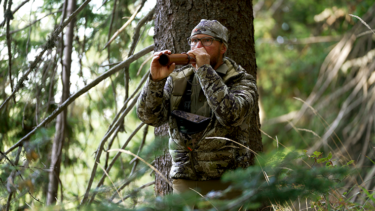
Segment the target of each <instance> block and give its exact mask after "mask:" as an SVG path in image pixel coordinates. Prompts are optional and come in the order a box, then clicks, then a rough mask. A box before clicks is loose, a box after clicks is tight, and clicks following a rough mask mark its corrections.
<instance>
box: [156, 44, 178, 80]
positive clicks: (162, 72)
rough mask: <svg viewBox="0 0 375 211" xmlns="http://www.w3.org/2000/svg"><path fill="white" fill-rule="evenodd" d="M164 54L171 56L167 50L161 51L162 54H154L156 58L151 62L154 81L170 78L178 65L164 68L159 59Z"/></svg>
mask: <svg viewBox="0 0 375 211" xmlns="http://www.w3.org/2000/svg"><path fill="white" fill-rule="evenodd" d="M162 54H168V55H170V54H171V51H169V50H165V51H160V52H155V53H154V58H153V59H152V62H151V79H152V80H153V81H161V80H163V79H164V78H166V77H168V76H169V75H170V74H171V73H172V72H173V70H174V68H175V67H176V64H175V63H173V64H171V65H169V66H163V65H161V64H160V63H159V58H160V55H162Z"/></svg>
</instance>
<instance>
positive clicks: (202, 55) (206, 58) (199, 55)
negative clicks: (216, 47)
mask: <svg viewBox="0 0 375 211" xmlns="http://www.w3.org/2000/svg"><path fill="white" fill-rule="evenodd" d="M187 53H191V54H194V55H195V60H196V61H197V62H196V64H194V63H193V64H192V65H193V67H194V66H195V68H196V69H198V68H200V67H202V66H203V65H205V64H210V59H211V56H210V54H208V53H207V51H206V49H204V48H203V47H202V48H196V49H194V50H190V51H188V52H187Z"/></svg>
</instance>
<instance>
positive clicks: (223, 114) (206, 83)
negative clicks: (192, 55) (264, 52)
mask: <svg viewBox="0 0 375 211" xmlns="http://www.w3.org/2000/svg"><path fill="white" fill-rule="evenodd" d="M196 74H197V76H198V78H199V83H200V84H201V87H202V90H203V92H204V94H205V96H206V98H207V101H208V105H209V106H210V107H211V109H212V111H213V112H214V114H215V116H216V118H217V120H218V121H219V122H220V124H222V125H224V126H239V125H241V124H242V122H243V121H244V120H245V119H246V118H247V117H248V115H251V113H252V110H253V108H254V106H255V105H256V103H258V91H257V87H256V84H255V79H254V78H253V77H252V76H251V75H250V74H247V73H244V74H242V75H241V76H240V78H239V79H236V80H235V81H234V82H233V84H231V85H230V87H228V86H227V85H226V84H225V83H224V81H223V79H222V78H221V77H220V76H219V75H218V74H217V73H216V71H215V70H214V69H213V68H212V67H211V66H210V65H203V66H202V67H200V68H199V69H198V70H197V71H196Z"/></svg>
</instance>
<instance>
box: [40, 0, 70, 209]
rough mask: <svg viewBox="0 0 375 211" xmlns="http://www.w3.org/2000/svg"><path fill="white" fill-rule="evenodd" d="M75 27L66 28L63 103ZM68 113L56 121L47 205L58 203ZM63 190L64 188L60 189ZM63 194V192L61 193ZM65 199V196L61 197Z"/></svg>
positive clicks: (63, 113)
mask: <svg viewBox="0 0 375 211" xmlns="http://www.w3.org/2000/svg"><path fill="white" fill-rule="evenodd" d="M66 3H67V4H68V5H67V11H66V12H67V14H66V17H69V16H70V15H71V14H72V13H73V12H74V10H75V8H76V0H67V1H66ZM74 26H75V19H74V20H72V21H71V22H70V23H69V25H68V26H67V28H66V32H65V42H64V43H65V46H62V48H64V61H63V67H62V73H61V78H62V84H63V91H62V95H61V103H62V102H64V101H65V100H67V99H68V98H69V95H70V68H71V63H72V50H73V37H74ZM67 111H68V109H65V110H64V111H63V112H61V113H60V114H59V115H58V116H57V119H56V133H55V138H54V140H53V145H52V152H51V165H50V172H49V183H48V192H47V205H51V204H54V203H56V200H57V195H58V194H57V193H58V188H59V183H60V169H61V155H62V148H63V145H64V139H65V133H66V127H67V124H66V121H67ZM60 188H62V187H60ZM61 193H62V191H61ZM60 197H63V196H60Z"/></svg>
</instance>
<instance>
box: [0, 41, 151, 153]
mask: <svg viewBox="0 0 375 211" xmlns="http://www.w3.org/2000/svg"><path fill="white" fill-rule="evenodd" d="M153 49H154V45H150V46H148V47H146V48H145V49H143V50H141V51H140V52H138V53H137V54H134V55H133V56H131V57H129V58H128V59H126V60H125V61H123V62H121V63H120V64H118V65H116V66H115V67H113V68H111V69H110V70H108V71H107V72H105V73H103V74H102V75H101V76H99V77H97V78H96V79H95V80H93V81H92V82H91V83H89V84H88V85H87V86H85V87H83V88H82V89H81V90H79V91H78V92H76V93H75V94H73V95H71V96H70V97H69V98H68V99H67V100H66V101H65V102H64V103H62V104H61V105H60V106H59V107H58V108H57V109H55V110H54V111H53V112H52V114H51V115H50V116H48V117H47V118H46V119H44V120H43V121H42V122H41V123H40V124H39V125H37V126H36V127H35V128H34V129H33V130H32V131H30V132H29V133H28V134H27V135H26V136H24V137H23V138H22V139H21V140H19V141H18V142H17V143H16V144H14V145H13V146H11V147H10V148H9V149H8V150H7V151H6V152H5V154H8V153H9V152H11V151H13V150H14V149H15V148H17V147H18V146H20V145H21V144H22V143H23V142H24V141H25V140H26V139H27V138H29V137H30V136H31V135H32V134H34V133H35V131H36V130H37V129H39V128H40V127H42V126H44V125H46V124H47V123H48V122H50V121H51V120H53V119H54V118H55V117H56V116H57V115H58V114H59V113H61V112H62V111H63V110H64V109H65V108H66V107H67V106H68V105H70V104H71V103H72V102H73V101H74V100H75V99H77V98H78V97H79V96H81V95H83V94H84V93H86V92H87V91H88V90H90V89H91V88H93V87H94V86H96V85H97V84H99V83H100V82H101V81H103V80H104V79H106V78H108V77H109V76H111V75H112V74H114V73H116V72H117V71H119V70H121V69H122V68H123V67H124V66H126V65H128V64H130V63H131V62H133V61H135V60H137V59H139V58H140V57H141V56H143V55H145V54H147V53H149V52H151V51H152V50H153ZM15 91H16V90H15ZM3 104H4V103H3ZM0 160H1V159H0Z"/></svg>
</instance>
